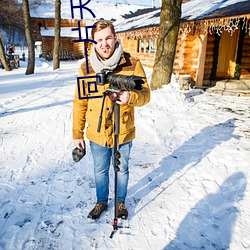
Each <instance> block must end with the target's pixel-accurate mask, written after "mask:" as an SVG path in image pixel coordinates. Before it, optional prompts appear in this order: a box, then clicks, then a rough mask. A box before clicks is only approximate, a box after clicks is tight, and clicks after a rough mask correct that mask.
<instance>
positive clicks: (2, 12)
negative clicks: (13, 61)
mask: <svg viewBox="0 0 250 250" xmlns="http://www.w3.org/2000/svg"><path fill="white" fill-rule="evenodd" d="M0 20H1V21H0V29H2V30H3V33H4V34H5V35H4V36H0V61H1V63H2V65H3V67H4V68H5V70H6V71H9V70H11V68H10V65H9V64H8V62H7V60H6V54H5V49H4V42H5V43H14V37H15V35H16V34H21V33H22V30H23V26H22V23H23V19H22V8H21V4H19V3H18V1H16V0H0Z"/></svg>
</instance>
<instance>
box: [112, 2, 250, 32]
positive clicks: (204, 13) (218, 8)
mask: <svg viewBox="0 0 250 250" xmlns="http://www.w3.org/2000/svg"><path fill="white" fill-rule="evenodd" d="M150 10H151V12H149V13H146V14H142V15H139V16H138V15H137V16H134V15H131V18H128V17H127V19H125V20H124V19H123V20H118V21H116V22H115V23H114V25H115V28H116V31H117V32H118V33H119V32H124V31H129V30H135V29H140V28H146V27H151V26H159V24H160V11H161V9H160V8H155V9H150ZM244 14H250V0H191V1H189V2H186V3H183V4H182V15H181V21H182V22H189V21H199V20H205V19H213V18H219V17H228V16H236V15H244Z"/></svg>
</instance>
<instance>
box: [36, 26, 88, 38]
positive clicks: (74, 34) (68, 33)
mask: <svg viewBox="0 0 250 250" xmlns="http://www.w3.org/2000/svg"><path fill="white" fill-rule="evenodd" d="M74 28H76V27H61V34H60V36H61V37H71V38H76V40H78V39H79V32H78V31H77V30H73V31H72V29H74ZM40 32H41V35H42V36H52V37H53V36H54V33H55V28H52V27H49V28H43V27H42V28H41V30H40ZM90 37H91V30H90V29H88V38H90ZM81 39H87V37H86V34H85V30H84V32H82V33H81Z"/></svg>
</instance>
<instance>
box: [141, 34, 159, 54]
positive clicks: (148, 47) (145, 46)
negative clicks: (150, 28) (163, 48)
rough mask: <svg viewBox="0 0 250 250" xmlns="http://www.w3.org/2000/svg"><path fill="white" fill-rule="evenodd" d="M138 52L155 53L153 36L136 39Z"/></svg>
mask: <svg viewBox="0 0 250 250" xmlns="http://www.w3.org/2000/svg"><path fill="white" fill-rule="evenodd" d="M137 52H138V53H155V38H142V39H138V40H137Z"/></svg>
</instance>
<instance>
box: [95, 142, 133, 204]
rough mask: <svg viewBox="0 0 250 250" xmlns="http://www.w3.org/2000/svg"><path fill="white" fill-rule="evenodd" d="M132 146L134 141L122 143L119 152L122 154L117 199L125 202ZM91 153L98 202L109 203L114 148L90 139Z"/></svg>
mask: <svg viewBox="0 0 250 250" xmlns="http://www.w3.org/2000/svg"><path fill="white" fill-rule="evenodd" d="M131 147H132V141H130V142H127V143H124V144H121V145H120V146H119V152H120V154H121V158H120V162H121V164H120V165H119V168H120V171H119V172H118V180H117V185H118V193H117V200H118V201H121V202H124V201H125V198H126V195H127V187H128V179H129V170H128V161H129V156H130V149H131ZM90 148H91V153H92V156H93V160H94V174H95V185H96V197H97V202H102V203H104V204H107V203H108V196H109V168H110V163H111V160H112V163H113V162H114V159H113V155H114V148H108V147H107V146H106V147H102V146H100V145H98V144H96V143H94V142H91V141H90Z"/></svg>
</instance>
